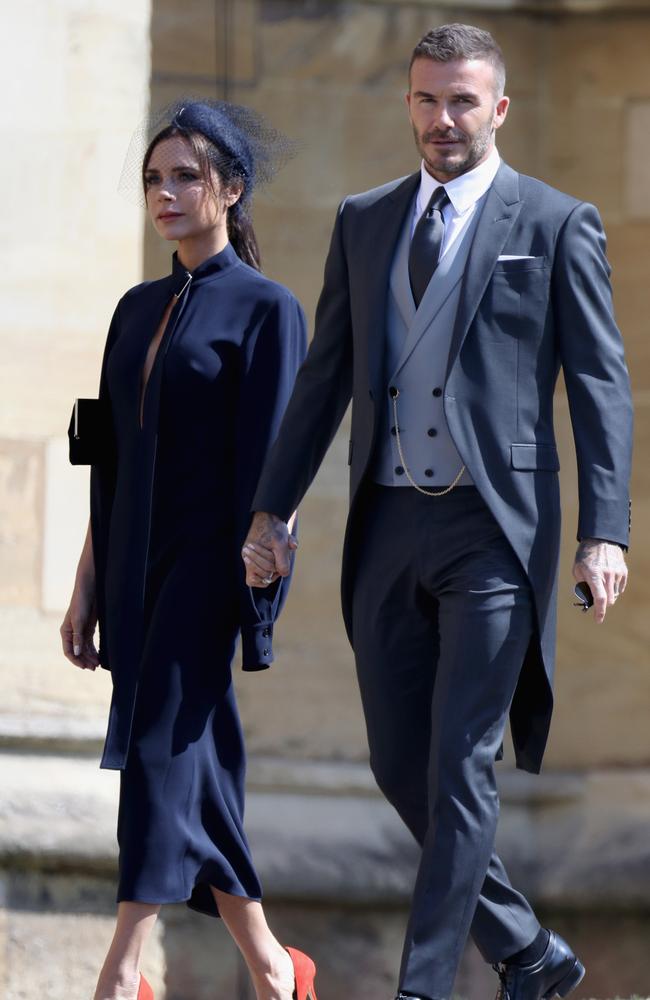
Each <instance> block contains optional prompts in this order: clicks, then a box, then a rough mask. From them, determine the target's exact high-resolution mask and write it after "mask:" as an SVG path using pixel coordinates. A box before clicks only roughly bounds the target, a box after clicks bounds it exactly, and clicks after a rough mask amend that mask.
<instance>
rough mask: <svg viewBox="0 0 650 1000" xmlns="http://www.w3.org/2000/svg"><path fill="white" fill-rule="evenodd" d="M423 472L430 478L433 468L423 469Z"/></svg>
mask: <svg viewBox="0 0 650 1000" xmlns="http://www.w3.org/2000/svg"><path fill="white" fill-rule="evenodd" d="M424 474H425V476H426V477H427V479H431V476H432V475H433V469H425V470H424Z"/></svg>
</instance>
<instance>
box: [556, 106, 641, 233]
mask: <svg viewBox="0 0 650 1000" xmlns="http://www.w3.org/2000/svg"><path fill="white" fill-rule="evenodd" d="M624 124H625V123H624V117H623V105H622V104H621V103H620V102H615V101H603V100H600V101H594V100H588V99H581V100H577V99H575V98H574V97H573V95H569V96H565V97H564V99H563V105H562V114H558V113H557V109H556V108H555V106H554V105H553V104H552V103H550V102H549V103H545V104H544V107H543V111H542V114H541V118H540V129H541V130H542V132H543V137H544V139H543V142H544V144H543V149H544V150H545V156H544V159H543V161H542V164H543V167H542V169H541V171H540V176H541V177H542V179H543V180H545V181H547V182H548V183H550V184H552V185H553V186H554V187H557V188H559V189H560V190H561V191H566V193H567V194H571V195H573V196H574V197H576V198H580V199H581V200H582V201H590V202H593V204H595V205H596V207H597V208H598V210H599V211H600V213H601V215H602V216H603V217H604V219H605V221H608V220H609V219H614V220H615V221H617V220H618V219H620V217H621V214H622V211H623V185H624V180H623V179H624V164H625V134H624V133H625V128H624ZM603 136H607V151H606V155H604V152H605V151H604V148H603Z"/></svg>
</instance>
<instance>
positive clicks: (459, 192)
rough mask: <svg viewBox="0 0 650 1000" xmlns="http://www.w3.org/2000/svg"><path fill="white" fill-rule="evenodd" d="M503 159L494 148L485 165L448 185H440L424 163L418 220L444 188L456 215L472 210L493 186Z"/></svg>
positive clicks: (417, 209)
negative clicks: (436, 194) (430, 201)
mask: <svg viewBox="0 0 650 1000" xmlns="http://www.w3.org/2000/svg"><path fill="white" fill-rule="evenodd" d="M500 163H501V159H500V157H499V154H498V153H497V151H496V148H493V149H492V151H491V152H490V155H489V156H488V158H487V159H486V160H484V161H483V163H479V165H478V166H477V167H474V168H473V169H472V170H468V171H467V173H466V174H461V175H460V177H454V179H453V180H451V181H447V183H446V184H443V185H440V182H439V181H437V180H436V179H435V177H432V176H431V174H430V173H429V171H428V170H427V169H426V168H425V166H424V161H422V166H421V168H420V190H419V192H418V199H417V208H416V212H417V215H418V218H419V217H420V215H421V214H422V212H423V211H424V210H425V208H426V207H427V205H428V204H429V200H430V198H431V195H432V194H433V192H434V191H435V190H436V188H438V187H441V186H442V187H444V189H445V191H446V192H447V196H448V198H449V200H450V202H451V204H452V206H453V209H454V212H455V213H456V215H463V214H464V213H465V212H466V211H467V210H468V209H470V208H472V206H473V205H475V204H476V202H477V201H478V200H479V198H481V197H482V196H483V195H484V194H485V192H486V191H487V189H488V188H489V187H490V185H491V184H492V181H493V180H494V178H495V177H496V174H497V170H498V169H499V165H500Z"/></svg>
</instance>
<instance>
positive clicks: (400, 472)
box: [395, 465, 404, 476]
mask: <svg viewBox="0 0 650 1000" xmlns="http://www.w3.org/2000/svg"><path fill="white" fill-rule="evenodd" d="M395 475H396V476H403V475H404V469H403V468H402V466H401V465H396V466H395Z"/></svg>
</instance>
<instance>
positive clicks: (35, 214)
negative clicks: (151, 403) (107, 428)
mask: <svg viewBox="0 0 650 1000" xmlns="http://www.w3.org/2000/svg"><path fill="white" fill-rule="evenodd" d="M149 12H150V3H149V0H134V2H133V3H129V4H125V5H121V6H119V7H110V6H107V5H106V3H105V2H104V0H89V2H88V3H86V4H84V5H83V9H81V8H80V7H79V5H78V4H76V3H74V2H71V0H59V2H57V3H53V4H48V5H47V9H45V8H43V5H42V4H38V3H35V2H34V0H28V2H26V3H24V4H20V5H15V6H14V7H13V8H12V10H11V13H10V19H11V20H10V24H11V28H10V30H8V31H7V37H10V38H11V44H10V45H8V46H7V47H6V52H5V53H4V66H5V71H6V79H7V81H9V83H8V86H9V87H10V91H9V93H8V94H7V116H6V118H5V126H6V127H7V128H8V129H9V130H10V131H11V133H12V135H14V136H16V142H15V144H14V145H15V153H14V154H12V157H11V158H10V161H7V165H6V166H7V171H8V173H7V176H6V179H5V182H6V184H7V190H9V191H11V192H13V195H12V201H11V205H12V206H16V211H18V212H19V215H20V222H19V223H18V222H17V221H16V217H15V216H14V214H13V208H11V210H8V211H7V212H5V213H4V214H3V218H2V220H1V221H0V239H2V241H3V242H4V243H6V244H8V243H9V241H11V246H12V252H11V254H8V255H7V260H6V266H5V267H4V268H3V276H2V299H3V329H2V339H3V359H4V363H3V373H2V386H1V387H0V435H2V436H4V437H14V438H15V437H21V438H25V437H30V438H44V437H46V436H48V435H50V434H60V433H62V432H64V431H65V427H66V426H67V415H68V413H69V409H70V406H71V404H72V400H73V398H74V396H76V395H90V394H91V392H93V391H96V387H97V375H98V366H97V361H98V357H99V356H100V355H101V349H102V346H103V334H104V333H105V330H106V328H107V326H108V322H109V320H110V316H111V313H112V310H113V308H114V305H115V302H116V301H117V298H118V295H119V294H121V293H122V292H123V291H124V290H125V288H127V287H128V286H129V285H130V284H134V282H135V280H137V278H138V277H139V274H140V261H139V256H140V245H139V243H140V237H139V232H140V228H139V227H140V221H139V216H138V214H137V212H136V214H135V216H132V215H131V212H130V207H129V206H128V204H127V203H125V202H124V201H122V200H121V199H120V197H119V195H118V193H117V184H118V179H119V176H120V171H121V168H122V163H123V160H124V155H125V152H126V148H127V146H128V140H129V137H130V135H131V132H132V129H133V128H134V127H135V125H136V124H138V123H139V122H140V121H141V119H142V116H143V114H144V110H145V106H146V103H147V92H146V88H147V82H148V77H149V58H148V28H149ZM26 52H27V53H29V58H30V64H31V65H33V66H36V67H38V71H37V72H36V73H35V75H34V74H31V73H26V72H25V53H26ZM107 66H108V67H110V73H111V77H110V85H107V77H106V67H107ZM44 94H46V95H47V101H46V103H47V108H46V109H44V106H43V101H44ZM44 163H47V171H46V173H47V179H45V178H44V173H43V164H44ZM36 191H38V192H39V194H38V197H21V196H20V193H21V192H22V193H24V192H36ZM36 275H37V277H36ZM94 333H97V334H98V342H97V346H96V347H95V342H94V340H93V334H94ZM53 373H56V376H55V377H53Z"/></svg>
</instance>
